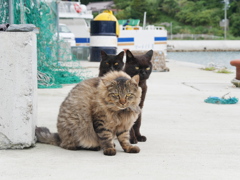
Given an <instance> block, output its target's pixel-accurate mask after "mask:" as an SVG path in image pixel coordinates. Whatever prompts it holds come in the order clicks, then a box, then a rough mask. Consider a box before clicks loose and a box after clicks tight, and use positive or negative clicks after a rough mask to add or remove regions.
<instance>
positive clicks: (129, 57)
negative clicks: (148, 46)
mask: <svg viewBox="0 0 240 180" xmlns="http://www.w3.org/2000/svg"><path fill="white" fill-rule="evenodd" d="M126 56H127V58H126V62H130V61H132V60H134V56H133V54H132V53H131V51H129V50H127V51H126Z"/></svg>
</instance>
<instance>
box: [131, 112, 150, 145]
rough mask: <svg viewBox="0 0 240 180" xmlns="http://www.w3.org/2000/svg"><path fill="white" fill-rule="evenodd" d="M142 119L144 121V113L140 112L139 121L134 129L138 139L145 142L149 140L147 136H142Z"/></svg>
mask: <svg viewBox="0 0 240 180" xmlns="http://www.w3.org/2000/svg"><path fill="white" fill-rule="evenodd" d="M141 121H142V113H140V114H139V116H138V119H137V121H136V122H135V124H134V125H133V129H134V132H135V136H136V138H137V141H139V142H145V141H147V138H146V136H142V135H141V133H140V127H141Z"/></svg>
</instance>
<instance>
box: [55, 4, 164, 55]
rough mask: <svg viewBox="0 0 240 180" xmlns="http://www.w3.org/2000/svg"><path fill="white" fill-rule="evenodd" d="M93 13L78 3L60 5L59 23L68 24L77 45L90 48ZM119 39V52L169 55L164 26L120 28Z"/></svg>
mask: <svg viewBox="0 0 240 180" xmlns="http://www.w3.org/2000/svg"><path fill="white" fill-rule="evenodd" d="M91 20H93V15H92V12H91V11H89V10H87V8H86V6H85V5H82V4H80V3H78V2H66V1H61V2H60V3H59V23H62V24H66V25H67V26H68V27H69V29H70V30H71V31H72V32H73V33H74V35H75V40H76V45H77V46H82V47H89V46H90V28H91V27H90V21H91ZM119 29H120V33H119V36H118V38H117V52H120V51H122V50H124V49H129V50H149V49H153V50H156V51H162V52H163V53H164V54H165V56H166V53H167V31H166V29H165V28H164V27H163V26H158V27H156V26H153V25H151V26H146V27H145V28H143V27H140V26H137V27H132V28H131V30H129V28H123V27H122V26H120V27H119Z"/></svg>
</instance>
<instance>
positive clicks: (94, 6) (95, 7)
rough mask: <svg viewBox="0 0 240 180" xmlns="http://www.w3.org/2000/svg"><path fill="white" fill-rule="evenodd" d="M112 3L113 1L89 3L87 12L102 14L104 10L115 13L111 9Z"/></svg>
mask: <svg viewBox="0 0 240 180" xmlns="http://www.w3.org/2000/svg"><path fill="white" fill-rule="evenodd" d="M113 7H114V2H113V1H104V2H90V3H88V5H87V10H91V11H92V12H98V13H100V12H102V11H103V10H105V9H108V10H112V11H116V9H113Z"/></svg>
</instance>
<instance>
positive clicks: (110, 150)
mask: <svg viewBox="0 0 240 180" xmlns="http://www.w3.org/2000/svg"><path fill="white" fill-rule="evenodd" d="M103 154H104V155H107V156H114V155H116V149H114V148H108V149H105V150H104V151H103Z"/></svg>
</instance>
